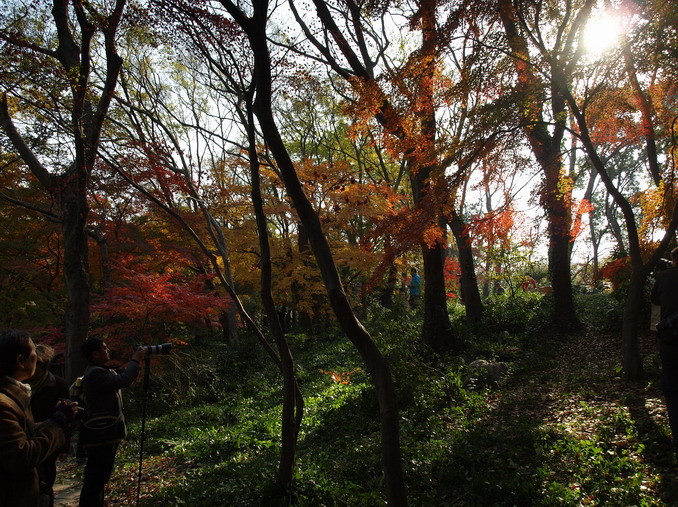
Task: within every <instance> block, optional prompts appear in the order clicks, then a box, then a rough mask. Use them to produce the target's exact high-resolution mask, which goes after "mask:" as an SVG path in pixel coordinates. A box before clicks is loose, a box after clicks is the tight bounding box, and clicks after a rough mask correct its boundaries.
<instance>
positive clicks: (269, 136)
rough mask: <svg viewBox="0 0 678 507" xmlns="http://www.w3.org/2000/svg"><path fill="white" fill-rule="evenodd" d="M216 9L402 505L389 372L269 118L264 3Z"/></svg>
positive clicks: (389, 492)
mask: <svg viewBox="0 0 678 507" xmlns="http://www.w3.org/2000/svg"><path fill="white" fill-rule="evenodd" d="M221 3H222V4H223V5H224V7H226V9H228V11H229V13H230V14H231V15H232V16H233V18H234V19H235V20H236V22H237V23H238V24H239V25H240V26H241V28H242V29H243V30H244V31H245V33H246V34H247V37H248V39H249V42H250V45H251V47H252V51H253V57H254V76H255V80H256V99H255V111H256V115H257V118H258V119H259V124H260V126H261V129H262V133H263V135H264V139H265V140H266V142H267V143H268V145H269V147H270V149H271V152H272V153H273V156H274V157H275V160H276V162H277V163H278V167H279V168H280V172H281V175H282V179H283V182H284V184H285V188H286V190H287V194H288V195H289V196H290V198H291V200H292V203H293V204H294V207H295V209H296V211H297V214H298V216H299V219H300V220H301V222H302V223H303V224H304V226H305V227H306V231H307V233H308V237H309V240H310V243H311V248H312V249H313V253H314V254H315V258H316V261H317V263H318V267H319V269H320V272H321V274H322V277H323V280H324V282H325V287H326V289H327V294H328V297H329V301H330V305H331V306H332V309H333V310H334V313H335V315H336V317H337V320H338V321H339V323H340V325H341V327H342V329H343V330H344V332H345V333H346V335H347V336H348V338H349V339H350V340H351V342H352V343H353V344H354V346H355V347H356V349H357V350H358V351H359V353H360V355H361V356H362V358H363V360H364V361H365V365H366V368H367V370H368V371H369V372H370V375H371V378H372V382H373V384H374V386H375V391H376V394H377V400H378V402H379V409H380V410H379V412H380V419H381V453H382V463H383V467H384V482H385V485H386V497H387V499H388V502H389V504H391V505H406V504H407V495H406V490H405V482H404V478H403V473H402V463H401V456H400V426H399V417H398V407H397V402H396V395H395V388H394V385H393V378H392V376H391V372H390V369H389V367H388V364H387V362H386V359H385V358H384V356H383V355H382V354H381V352H380V351H379V349H378V348H377V347H376V345H375V343H374V341H373V340H372V338H371V336H370V335H369V333H368V332H367V330H366V329H365V328H364V327H363V325H362V324H361V323H360V321H359V320H358V319H357V318H356V316H355V314H354V313H353V310H352V309H351V305H350V303H349V300H348V298H347V296H346V293H345V292H344V288H343V285H342V283H341V280H340V278H339V273H338V272H337V268H336V265H335V263H334V259H333V257H332V253H331V251H330V247H329V244H328V242H327V238H326V236H325V234H324V233H323V230H322V227H321V224H320V220H319V218H318V215H317V214H316V212H315V210H314V209H313V206H312V205H311V203H310V201H309V200H308V198H307V197H306V195H305V194H304V190H303V187H302V185H301V182H300V181H299V178H298V175H297V173H296V170H295V168H294V164H293V163H292V160H291V158H290V156H289V153H288V152H287V149H286V147H285V145H284V143H283V140H282V137H281V136H280V132H279V131H278V128H277V126H276V124H275V121H274V118H273V111H272V78H271V60H270V55H269V52H268V46H267V34H266V21H267V14H268V13H267V8H268V3H267V2H266V1H265V0H264V1H260V2H255V4H254V13H253V16H252V17H251V18H250V17H247V16H245V14H244V13H243V12H242V11H241V10H240V9H239V8H238V7H237V6H236V5H235V4H233V3H232V2H231V1H230V0H221Z"/></svg>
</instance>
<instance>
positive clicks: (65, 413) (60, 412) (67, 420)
mask: <svg viewBox="0 0 678 507" xmlns="http://www.w3.org/2000/svg"><path fill="white" fill-rule="evenodd" d="M77 413H78V404H77V403H76V402H74V401H66V400H59V401H58V402H57V404H56V406H55V407H54V411H53V412H52V415H51V416H50V419H51V420H52V421H54V422H56V423H57V424H58V425H59V426H61V427H62V428H70V427H71V426H72V425H73V422H74V421H75V416H76V414H77Z"/></svg>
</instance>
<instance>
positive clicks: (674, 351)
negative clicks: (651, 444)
mask: <svg viewBox="0 0 678 507" xmlns="http://www.w3.org/2000/svg"><path fill="white" fill-rule="evenodd" d="M671 264H672V267H671V268H669V269H665V270H663V271H661V272H660V273H657V276H656V278H655V282H654V286H653V287H652V294H651V296H650V299H651V300H652V303H653V304H655V305H659V306H660V307H661V315H660V318H661V320H660V322H659V323H658V324H657V340H658V345H659V358H660V360H661V365H662V390H663V391H664V398H665V399H666V411H667V412H668V416H669V426H670V428H671V435H672V438H673V451H674V454H675V455H676V456H677V457H678V328H677V327H676V325H677V324H678V322H676V321H678V248H674V249H673V250H672V251H671Z"/></svg>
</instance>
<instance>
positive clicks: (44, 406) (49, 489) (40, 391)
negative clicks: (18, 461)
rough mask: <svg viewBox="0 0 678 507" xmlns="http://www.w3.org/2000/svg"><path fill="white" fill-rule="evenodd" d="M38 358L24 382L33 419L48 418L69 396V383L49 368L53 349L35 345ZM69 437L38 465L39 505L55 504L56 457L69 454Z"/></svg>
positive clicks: (61, 458)
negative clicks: (26, 385) (28, 391)
mask: <svg viewBox="0 0 678 507" xmlns="http://www.w3.org/2000/svg"><path fill="white" fill-rule="evenodd" d="M35 353H36V354H37V361H36V364H35V373H34V374H33V376H32V377H31V378H29V379H28V380H27V381H26V383H27V384H28V385H29V386H31V412H33V418H34V419H35V420H36V421H44V420H46V419H49V417H50V414H51V413H52V410H53V409H54V407H55V406H56V404H57V403H58V402H59V400H63V399H66V398H68V384H67V383H66V381H65V380H64V379H62V378H61V377H57V376H56V375H54V374H53V373H52V372H51V371H49V365H50V364H51V363H52V359H54V349H53V348H52V347H50V346H49V345H44V344H42V343H41V344H38V345H36V346H35ZM69 444H70V439H66V443H64V445H63V446H61V448H60V449H58V450H57V452H55V453H54V454H52V455H51V456H50V457H48V458H47V459H46V460H45V461H43V462H42V463H40V465H39V466H38V475H39V477H40V497H41V505H42V507H52V506H53V505H54V482H55V481H56V473H57V466H56V462H57V459H60V460H63V459H64V458H65V457H66V456H67V455H68V448H69Z"/></svg>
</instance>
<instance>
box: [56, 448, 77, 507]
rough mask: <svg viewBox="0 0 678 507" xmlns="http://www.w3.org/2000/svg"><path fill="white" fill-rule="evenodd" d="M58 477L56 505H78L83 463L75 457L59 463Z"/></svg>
mask: <svg viewBox="0 0 678 507" xmlns="http://www.w3.org/2000/svg"><path fill="white" fill-rule="evenodd" d="M57 466H58V471H57V478H56V483H55V484H54V507H77V505H78V500H79V498H80V488H81V487H82V482H81V480H80V476H81V474H82V467H83V464H79V463H77V462H76V461H75V459H74V458H70V457H69V458H68V459H66V461H63V462H61V463H58V464H57Z"/></svg>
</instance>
